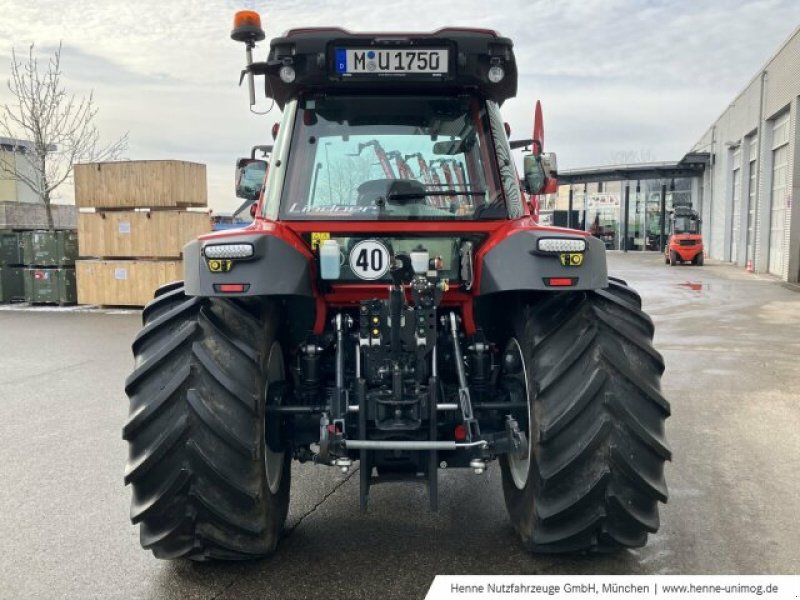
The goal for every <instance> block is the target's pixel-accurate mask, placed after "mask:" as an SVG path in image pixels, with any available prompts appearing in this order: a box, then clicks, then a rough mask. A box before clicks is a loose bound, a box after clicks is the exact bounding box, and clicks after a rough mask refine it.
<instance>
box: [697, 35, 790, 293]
mask: <svg viewBox="0 0 800 600" xmlns="http://www.w3.org/2000/svg"><path fill="white" fill-rule="evenodd" d="M798 97H800V27H798V28H797V29H795V31H794V33H793V34H792V35H791V36H790V37H789V39H788V40H787V41H786V42H785V43H784V44H783V45H782V46H781V47H780V48H779V49H778V51H777V52H776V53H775V54H774V55H773V56H772V58H770V59H769V60H768V61H767V63H766V64H765V65H764V67H763V68H762V69H761V70H760V71H759V72H758V73H756V74H755V76H754V77H753V79H752V80H751V81H750V83H749V84H748V85H747V87H745V89H744V90H742V92H741V93H740V94H739V95H738V96H736V98H734V99H733V101H732V102H731V104H730V106H728V108H726V109H725V111H724V112H723V113H722V114H721V115H720V117H719V118H718V119H717V120H716V121H714V123H713V124H712V125H711V126H710V127H709V128H708V131H706V132H705V133H704V134H703V136H702V137H701V138H700V140H699V141H698V142H697V143H696V144H695V146H694V147H693V150H694V151H696V152H709V153H710V155H711V161H710V164H709V165H708V167H707V168H706V170H705V172H704V174H703V177H702V196H701V201H700V207H701V214H702V216H703V220H704V223H705V227H704V236H705V243H706V247H707V248H708V252H709V256H710V257H712V258H716V259H720V260H724V261H730V262H732V263H734V264H736V265H739V266H740V267H744V268H747V269H748V270H751V271H754V272H756V273H770V274H772V275H775V276H777V277H780V278H781V279H783V280H785V281H791V282H797V281H798V280H800V211H798V210H792V208H793V199H794V198H797V197H798V192H799V191H800V155H798V153H797V152H796V151H795V149H796V148H797V143H798V138H800V129H798V119H797V117H798V103H799V102H800V100H799V98H798Z"/></svg>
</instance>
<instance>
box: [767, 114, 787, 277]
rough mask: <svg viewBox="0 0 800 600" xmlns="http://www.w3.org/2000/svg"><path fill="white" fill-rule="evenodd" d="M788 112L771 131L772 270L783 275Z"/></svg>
mask: <svg viewBox="0 0 800 600" xmlns="http://www.w3.org/2000/svg"><path fill="white" fill-rule="evenodd" d="M788 183H789V113H787V114H786V115H784V116H783V117H781V118H779V119H777V120H776V121H775V125H774V129H773V132H772V194H771V196H770V219H769V272H770V273H772V274H773V275H778V276H781V275H783V263H784V244H783V240H784V237H785V236H784V232H785V231H786V196H787V194H788V192H789V186H788Z"/></svg>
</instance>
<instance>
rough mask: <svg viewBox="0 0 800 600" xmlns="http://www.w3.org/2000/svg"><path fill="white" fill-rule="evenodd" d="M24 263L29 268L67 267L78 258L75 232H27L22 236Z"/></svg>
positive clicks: (73, 263)
mask: <svg viewBox="0 0 800 600" xmlns="http://www.w3.org/2000/svg"><path fill="white" fill-rule="evenodd" d="M22 245H23V262H24V264H25V265H27V266H29V267H34V266H35V267H66V266H73V265H75V259H76V258H77V257H78V234H77V232H75V231H26V232H24V233H23V234H22Z"/></svg>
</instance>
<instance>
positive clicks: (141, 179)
mask: <svg viewBox="0 0 800 600" xmlns="http://www.w3.org/2000/svg"><path fill="white" fill-rule="evenodd" d="M207 203H208V189H207V185H206V166H205V165H202V164H198V163H190V162H184V161H180V160H130V161H120V162H105V163H84V164H79V165H75V204H77V205H78V207H79V208H90V207H95V208H184V207H187V206H206V205H207Z"/></svg>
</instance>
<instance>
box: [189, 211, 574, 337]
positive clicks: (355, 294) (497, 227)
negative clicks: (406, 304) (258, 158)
mask: <svg viewBox="0 0 800 600" xmlns="http://www.w3.org/2000/svg"><path fill="white" fill-rule="evenodd" d="M531 230H534V231H535V230H546V231H552V232H553V233H569V234H572V235H574V234H576V233H584V232H576V231H574V230H572V229H562V228H559V227H542V226H540V225H538V224H537V223H536V222H535V221H534V219H533V218H532V217H531V216H530V215H525V216H523V217H521V218H520V219H515V220H508V219H503V220H497V221H446V222H431V221H419V222H416V221H415V222H409V221H343V220H342V221H270V220H267V219H264V218H261V217H259V218H257V219H256V220H255V221H254V222H253V223H252V224H251V225H249V226H248V227H245V228H244V229H230V230H225V231H217V232H214V233H209V234H206V235H203V236H200V240H203V241H208V240H221V239H225V238H226V237H234V236H238V235H241V234H242V232H246V233H249V234H254V233H255V234H258V233H261V234H263V235H272V236H275V237H278V238H280V239H282V240H283V241H285V242H286V243H288V244H290V245H291V246H292V247H294V248H295V249H296V250H298V251H299V252H300V253H301V254H303V255H304V256H305V257H306V259H307V260H308V261H309V265H310V273H311V277H312V282H311V287H312V290H313V292H314V298H315V302H316V308H317V316H316V321H315V324H314V332H315V333H317V334H320V333H322V331H323V330H324V328H325V321H326V318H327V310H328V307H331V308H347V307H355V306H357V305H358V303H359V302H360V301H361V300H364V299H365V298H388V295H389V294H388V287H387V285H386V283H378V284H369V283H363V284H362V283H357V284H354V283H342V284H330V285H329V286H326V291H322V289H321V288H320V286H319V285H318V284H317V281H318V280H317V277H316V276H317V261H316V260H315V255H314V253H313V252H312V251H311V248H309V246H308V244H306V242H305V240H304V239H303V238H302V235H303V234H306V233H312V232H327V233H339V234H347V233H351V234H359V233H362V234H364V233H367V234H368V233H375V234H383V235H389V234H392V233H401V234H408V233H418V234H426V233H430V234H439V235H441V234H447V233H452V234H453V235H458V234H469V233H473V234H484V235H486V236H487V239H486V241H484V242H483V243H482V244H481V245H480V247H479V248H478V249H477V251H476V252H475V256H474V263H473V264H474V281H475V285H474V286H473V288H472V289H471V290H465V289H463V288H462V287H461V286H460V285H454V286H452V287H451V288H450V289H449V290H448V291H446V292H445V294H444V297H443V298H442V303H441V306H442V307H445V308H447V307H452V308H458V309H459V311H460V312H461V317H462V319H463V323H464V330H465V332H466V333H467V335H473V334H474V333H475V331H476V326H475V318H474V315H473V300H474V298H475V296H476V295H477V294H479V293H480V282H481V274H482V269H483V258H484V257H485V256H486V254H487V253H488V252H489V251H490V250H491V249H492V248H494V247H495V246H497V245H498V244H499V243H501V242H502V241H504V240H506V239H508V238H509V237H510V236H512V235H516V234H517V233H521V232H523V231H531ZM585 235H588V234H585Z"/></svg>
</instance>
